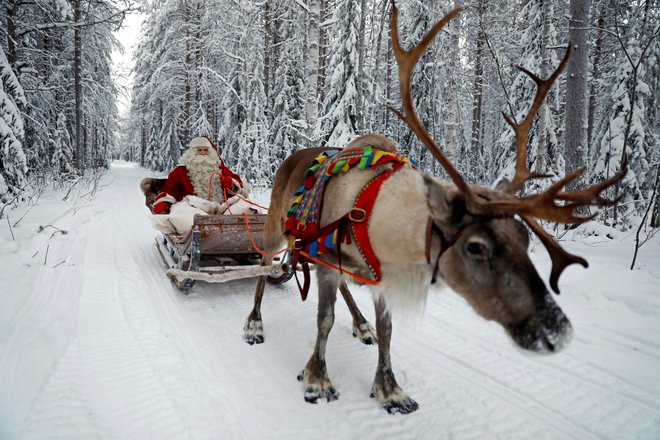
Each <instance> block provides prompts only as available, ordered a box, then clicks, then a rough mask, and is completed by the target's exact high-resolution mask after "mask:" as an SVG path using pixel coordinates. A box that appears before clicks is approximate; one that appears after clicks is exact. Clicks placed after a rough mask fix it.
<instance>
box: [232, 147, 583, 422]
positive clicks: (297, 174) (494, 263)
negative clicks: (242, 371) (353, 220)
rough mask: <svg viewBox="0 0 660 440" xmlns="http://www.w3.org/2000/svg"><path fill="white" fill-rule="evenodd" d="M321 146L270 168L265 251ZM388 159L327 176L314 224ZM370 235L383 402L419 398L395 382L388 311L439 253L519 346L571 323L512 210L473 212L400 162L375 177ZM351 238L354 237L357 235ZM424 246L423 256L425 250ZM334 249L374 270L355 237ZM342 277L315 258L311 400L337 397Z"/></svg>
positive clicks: (420, 283)
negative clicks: (333, 364) (329, 363)
mask: <svg viewBox="0 0 660 440" xmlns="http://www.w3.org/2000/svg"><path fill="white" fill-rule="evenodd" d="M368 144H369V145H372V146H374V147H378V146H379V145H380V144H383V145H385V146H389V145H393V143H392V141H391V140H389V139H388V138H385V137H384V136H380V135H369V138H368ZM356 145H358V146H362V145H365V139H358V140H356V141H355V142H354V143H352V145H351V147H353V146H356ZM323 151H324V149H323V148H311V149H308V150H301V151H298V152H295V153H293V154H292V155H291V156H290V157H289V158H287V159H286V160H285V161H284V163H283V164H282V166H281V167H280V169H279V170H278V171H277V173H276V176H275V183H274V187H273V191H272V194H271V204H270V211H269V213H268V217H267V220H266V225H265V235H264V239H265V246H266V249H265V250H266V252H274V251H276V250H278V249H279V248H281V246H283V245H284V243H285V237H284V229H283V225H284V221H285V219H286V214H287V211H288V209H289V207H290V206H291V203H292V202H293V200H294V194H295V192H296V190H297V189H298V188H299V187H300V186H301V185H302V183H303V181H304V178H305V177H304V172H305V170H306V169H307V167H308V166H309V164H310V163H311V161H312V160H313V158H315V157H316V156H318V155H319V154H320V153H321V152H323ZM390 166H391V165H389V164H386V165H382V166H380V167H379V168H378V169H368V170H357V169H351V170H350V171H348V172H347V173H346V174H342V175H338V176H335V177H333V178H332V179H331V180H330V181H329V182H328V184H327V187H326V190H325V197H324V202H323V209H322V217H321V225H325V224H328V223H331V222H332V221H334V220H336V219H337V218H339V217H341V216H343V215H344V214H345V213H346V212H348V211H349V210H350V209H351V208H352V207H353V204H354V202H355V200H356V197H357V196H358V193H359V192H360V190H361V189H362V188H363V187H364V185H366V184H367V182H369V181H370V180H371V179H372V178H373V177H374V176H375V175H377V174H379V173H381V172H382V171H383V170H385V169H386V167H390ZM475 191H477V192H478V193H479V194H480V195H481V196H483V197H488V198H491V199H493V198H497V197H499V195H498V191H497V190H489V189H486V188H483V187H478V188H477V189H475ZM429 219H431V221H432V222H433V224H434V232H433V234H431V238H430V243H428V244H427V241H426V238H427V234H426V231H427V227H428V222H429ZM369 236H370V241H371V244H372V247H373V250H374V252H375V254H376V255H377V257H378V259H379V260H380V263H381V270H382V280H381V282H380V283H379V284H378V285H375V286H371V290H372V293H373V298H374V304H375V310H376V333H377V338H378V348H379V357H378V367H377V369H376V376H375V378H374V383H373V386H372V397H375V398H376V400H377V401H378V402H379V403H380V404H381V405H382V406H383V407H384V408H385V409H386V410H387V411H388V412H391V413H408V412H411V411H415V410H416V409H417V403H415V401H414V400H412V399H411V398H410V397H409V396H408V395H407V394H406V393H405V392H404V391H403V390H402V389H401V388H400V387H399V385H398V384H397V382H396V379H395V377H394V373H393V370H392V366H391V360H390V354H389V352H390V340H391V332H392V325H391V316H392V313H398V312H399V311H401V310H420V309H421V308H423V307H424V304H425V303H426V296H427V293H428V291H429V287H430V286H431V281H432V277H433V274H434V271H435V269H436V261H437V264H438V272H439V275H440V277H441V279H442V281H444V282H445V283H446V284H448V285H449V286H450V287H451V288H452V289H453V290H455V291H456V292H457V293H458V294H460V295H461V296H463V297H464V298H465V299H466V300H467V301H468V303H469V304H470V305H471V306H472V307H473V308H474V309H475V311H477V312H478V313H479V314H480V315H481V316H483V317H484V318H485V319H489V320H495V321H497V322H498V323H500V324H501V325H502V326H503V327H504V328H505V330H506V331H507V332H508V333H509V335H510V336H511V337H512V338H513V339H514V341H515V342H516V343H517V344H518V345H520V346H522V347H523V348H526V349H530V350H535V351H554V350H558V349H559V348H561V347H562V346H563V345H564V344H565V343H566V342H567V341H568V339H570V323H569V322H568V320H567V319H566V317H565V316H564V315H563V313H562V312H561V310H560V309H559V308H558V307H557V306H556V305H555V304H554V301H553V299H552V298H551V297H550V294H549V292H548V291H547V289H546V288H545V284H544V283H543V281H542V280H541V279H540V277H539V276H538V274H537V272H536V270H535V268H534V266H533V264H532V263H531V261H530V259H529V256H528V255H527V245H528V235H527V232H526V229H525V228H524V226H522V224H521V223H520V222H519V221H517V220H515V219H514V218H513V217H506V218H486V219H482V218H479V217H474V216H471V215H470V214H469V213H467V212H466V209H465V203H464V200H463V199H462V197H461V195H460V194H459V192H458V190H457V189H456V187H455V186H454V185H453V184H449V183H447V182H445V181H443V180H440V179H437V178H434V177H431V176H428V175H425V174H424V173H422V172H420V171H419V170H416V169H415V168H413V167H412V166H411V165H408V164H407V165H404V166H403V167H402V168H401V169H400V170H398V171H396V172H395V173H394V174H393V175H392V176H391V177H390V178H389V179H388V180H387V181H386V182H385V183H384V184H383V186H382V187H381V190H380V192H379V194H378V196H377V199H376V201H375V203H374V206H373V210H372V213H371V218H370V220H369ZM442 236H444V238H445V240H447V239H449V238H452V237H455V238H456V242H455V243H454V244H453V245H452V246H450V247H448V248H447V249H442V243H443V241H442V238H441V237H442ZM352 243H355V240H354V238H353V241H352ZM428 246H430V256H431V258H430V259H427V255H426V254H427V252H426V251H427V247H428ZM441 251H443V253H442V256H440V252H441ZM341 252H342V255H341V263H342V267H343V268H344V269H346V270H347V271H350V272H353V273H356V274H359V275H361V276H363V277H371V276H372V274H371V272H370V270H369V268H368V267H367V266H366V264H365V262H364V261H363V258H362V256H361V254H360V253H359V251H358V249H357V248H356V246H355V245H346V244H345V245H343V246H342V247H341ZM475 253H476V254H475ZM320 258H321V259H322V260H325V261H328V262H331V263H333V264H337V256H336V255H335V254H322V255H321V257H320ZM429 260H430V261H429ZM264 264H270V259H269V258H265V259H264ZM347 279H348V278H347V277H346V276H344V275H341V274H339V272H336V271H334V270H331V269H328V268H326V267H323V266H317V280H318V293H319V305H318V324H317V331H318V333H317V341H316V344H315V348H314V352H313V354H312V356H311V358H310V360H309V362H308V363H307V366H306V367H305V369H304V370H303V372H302V373H301V374H300V376H299V379H300V380H302V382H303V384H304V389H305V400H307V401H309V402H316V401H317V400H318V399H320V398H325V399H327V400H329V401H330V400H336V399H337V398H338V397H339V394H338V392H337V391H336V389H335V388H334V387H333V385H332V383H331V381H330V379H329V377H328V374H327V368H326V364H325V348H326V343H327V338H328V334H329V333H330V330H331V328H332V325H333V323H334V316H335V315H334V305H335V302H336V295H337V288H338V287H340V291H341V292H342V294H343V295H344V297H345V298H350V292H348V289H347V288H346V286H345V283H346V280H347ZM264 285H265V280H264V278H263V277H262V278H261V279H259V280H258V282H257V289H256V292H255V304H254V307H253V310H252V312H251V313H250V315H249V316H248V319H247V322H246V325H245V329H244V330H245V334H244V337H245V340H246V341H247V342H249V343H254V342H257V343H260V342H263V324H262V320H261V299H262V297H263V293H264ZM350 299H351V300H352V298H350ZM350 308H351V306H350V303H349V309H350ZM358 313H359V311H358Z"/></svg>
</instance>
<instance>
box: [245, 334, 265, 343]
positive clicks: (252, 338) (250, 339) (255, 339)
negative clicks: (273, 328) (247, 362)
mask: <svg viewBox="0 0 660 440" xmlns="http://www.w3.org/2000/svg"><path fill="white" fill-rule="evenodd" d="M243 340H244V341H245V342H247V343H248V344H250V345H254V344H263V343H264V336H263V335H244V336H243Z"/></svg>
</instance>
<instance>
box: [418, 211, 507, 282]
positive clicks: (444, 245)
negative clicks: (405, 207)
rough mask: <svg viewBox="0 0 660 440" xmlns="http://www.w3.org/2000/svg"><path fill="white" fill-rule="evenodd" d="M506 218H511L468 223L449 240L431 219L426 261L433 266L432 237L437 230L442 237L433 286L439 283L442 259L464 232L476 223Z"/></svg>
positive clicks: (490, 218)
mask: <svg viewBox="0 0 660 440" xmlns="http://www.w3.org/2000/svg"><path fill="white" fill-rule="evenodd" d="M504 218H510V216H508V215H503V214H501V215H496V216H493V217H488V218H485V219H483V220H479V221H476V222H471V223H466V224H464V225H463V226H461V227H460V228H458V229H457V230H456V232H454V235H452V236H451V238H450V239H449V240H447V237H446V236H445V234H444V233H443V232H442V230H441V229H440V228H439V227H438V225H436V224H435V222H434V221H433V219H432V218H431V217H429V220H428V226H427V229H426V261H427V262H428V264H431V235H432V233H433V231H434V230H435V231H436V232H437V233H438V236H439V237H440V252H438V256H437V257H436V258H435V266H434V268H433V276H432V277H431V284H435V283H436V282H437V281H438V272H439V270H440V268H439V266H440V257H442V255H443V254H444V253H445V252H447V250H449V248H450V247H452V246H453V245H455V244H456V242H457V241H458V239H459V238H461V236H462V235H463V232H465V230H466V229H467V228H468V227H469V226H472V225H474V224H475V223H486V222H489V221H491V220H498V219H504Z"/></svg>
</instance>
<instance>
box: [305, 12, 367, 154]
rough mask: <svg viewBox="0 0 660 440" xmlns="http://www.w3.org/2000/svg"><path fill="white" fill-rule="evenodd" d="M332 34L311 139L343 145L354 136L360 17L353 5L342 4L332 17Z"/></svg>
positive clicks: (356, 122) (355, 129)
mask: <svg viewBox="0 0 660 440" xmlns="http://www.w3.org/2000/svg"><path fill="white" fill-rule="evenodd" d="M335 20H336V24H335V26H336V30H335V35H334V38H333V40H332V43H331V46H330V62H329V64H328V67H327V70H328V72H330V75H331V76H330V77H329V78H327V79H326V81H327V83H326V84H327V86H326V90H327V91H328V92H327V94H326V97H325V101H324V104H323V109H322V112H321V114H322V116H320V117H319V120H318V121H317V126H316V130H315V133H316V134H315V137H316V138H317V139H320V140H321V142H322V143H328V144H330V145H346V143H348V141H349V140H350V139H351V138H352V137H353V136H355V135H356V134H358V117H359V115H358V114H357V110H358V104H357V87H358V84H359V79H358V77H357V72H358V52H359V50H360V48H358V47H356V45H357V41H358V29H359V25H360V16H359V9H358V4H357V2H354V1H342V2H341V3H340V4H339V7H338V8H337V11H336V14H335Z"/></svg>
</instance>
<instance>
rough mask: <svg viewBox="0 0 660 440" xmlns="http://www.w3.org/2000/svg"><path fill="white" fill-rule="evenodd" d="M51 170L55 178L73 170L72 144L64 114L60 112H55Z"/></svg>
mask: <svg viewBox="0 0 660 440" xmlns="http://www.w3.org/2000/svg"><path fill="white" fill-rule="evenodd" d="M51 164H52V168H53V171H54V172H55V173H57V174H56V178H58V177H60V176H62V175H67V174H70V173H72V172H73V145H72V143H71V135H70V134H69V127H67V121H66V116H65V115H64V113H62V112H60V113H58V114H57V122H56V124H55V132H54V133H53V157H52V159H51Z"/></svg>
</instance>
